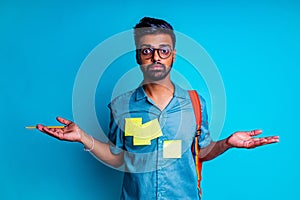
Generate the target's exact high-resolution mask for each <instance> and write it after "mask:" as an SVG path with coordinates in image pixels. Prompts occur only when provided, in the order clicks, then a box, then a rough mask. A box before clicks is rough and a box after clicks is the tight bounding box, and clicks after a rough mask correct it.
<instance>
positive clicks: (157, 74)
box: [141, 62, 173, 81]
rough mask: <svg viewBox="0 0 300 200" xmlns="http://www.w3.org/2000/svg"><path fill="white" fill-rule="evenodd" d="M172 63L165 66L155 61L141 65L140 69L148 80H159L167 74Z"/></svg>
mask: <svg viewBox="0 0 300 200" xmlns="http://www.w3.org/2000/svg"><path fill="white" fill-rule="evenodd" d="M172 65H173V62H172V63H171V65H170V67H169V68H167V67H166V65H164V64H161V63H159V62H155V63H152V64H150V65H143V66H141V69H142V72H143V74H144V77H145V78H147V79H149V80H150V81H160V80H163V79H165V78H166V77H167V76H168V75H169V73H170V71H171V69H172Z"/></svg>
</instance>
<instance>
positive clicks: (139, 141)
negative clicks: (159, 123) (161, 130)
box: [133, 137, 151, 146]
mask: <svg viewBox="0 0 300 200" xmlns="http://www.w3.org/2000/svg"><path fill="white" fill-rule="evenodd" d="M150 144H151V140H145V139H140V138H137V137H133V145H134V146H138V145H150Z"/></svg>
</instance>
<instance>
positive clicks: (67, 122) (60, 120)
mask: <svg viewBox="0 0 300 200" xmlns="http://www.w3.org/2000/svg"><path fill="white" fill-rule="evenodd" d="M56 120H57V121H58V122H60V123H62V124H65V125H67V126H68V125H70V124H71V123H73V122H72V121H70V120H67V119H65V118H62V117H56Z"/></svg>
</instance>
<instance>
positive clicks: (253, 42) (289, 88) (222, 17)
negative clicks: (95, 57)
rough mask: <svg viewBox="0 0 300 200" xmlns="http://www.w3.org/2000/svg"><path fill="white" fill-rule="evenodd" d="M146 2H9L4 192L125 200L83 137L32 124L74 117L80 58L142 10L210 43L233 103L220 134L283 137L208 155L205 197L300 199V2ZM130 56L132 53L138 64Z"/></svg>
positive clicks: (3, 48) (2, 33)
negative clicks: (65, 137)
mask: <svg viewBox="0 0 300 200" xmlns="http://www.w3.org/2000/svg"><path fill="white" fill-rule="evenodd" d="M140 2H141V1H136V2H135V1H125V0H123V1H122V0H119V1H108V2H107V3H99V2H97V1H94V2H89V3H87V2H84V1H82V2H80V1H76V2H74V1H64V3H61V2H60V1H44V2H40V1H27V2H23V1H1V2H0V67H1V71H2V73H1V74H0V84H1V99H0V105H1V112H0V116H1V127H2V131H1V136H2V137H1V140H0V148H1V151H0V158H1V160H2V162H1V165H0V199H8V200H12V199H13V200H15V199H18V200H22V199H31V200H33V199H57V200H59V199H72V200H86V199H88V200H93V199H117V198H118V196H119V193H120V187H121V179H122V173H121V172H119V171H116V170H113V169H111V168H109V167H107V166H105V165H103V164H102V163H101V162H99V161H97V160H96V159H94V158H93V157H92V156H91V155H90V154H89V153H86V152H84V151H83V150H82V146H81V145H80V144H74V143H68V142H61V141H58V140H55V139H53V138H50V137H49V136H46V135H44V134H41V133H39V132H38V131H28V130H25V129H24V126H26V125H31V124H36V123H44V124H56V122H55V117H56V116H58V115H59V116H63V117H66V118H69V119H73V114H72V90H73V84H74V81H75V77H76V74H77V71H78V70H79V68H80V66H81V63H82V62H83V60H84V59H85V58H86V56H87V55H88V54H89V53H90V52H91V51H92V49H93V48H94V47H96V46H97V45H98V44H99V43H100V42H102V41H104V40H105V39H107V38H108V37H110V36H112V35H114V34H117V33H119V32H121V31H125V30H128V29H130V28H131V27H132V26H133V25H134V24H135V23H136V22H137V21H138V20H139V19H140V18H141V17H143V16H153V17H158V18H164V19H166V20H168V21H170V22H171V23H172V25H173V26H174V28H175V29H176V30H177V31H180V32H182V33H184V34H186V35H188V36H189V37H191V38H193V39H194V40H196V41H197V42H198V43H199V44H201V45H202V46H203V47H204V48H205V49H206V51H207V52H208V53H209V55H210V56H211V58H212V59H213V60H214V62H215V63H216V65H217V66H218V69H219V71H220V73H221V76H222V78H223V82H224V86H225V89H226V101H227V106H226V107H227V114H226V120H225V125H224V129H223V132H222V134H221V138H224V137H227V136H229V135H230V134H231V133H233V132H234V131H237V130H249V129H255V128H261V129H263V130H264V135H266V136H268V135H274V134H279V135H280V137H281V142H280V143H279V144H274V145H270V146H264V147H261V148H257V149H253V150H240V149H233V150H230V151H229V152H227V153H225V154H224V155H222V156H220V157H218V158H217V159H215V160H214V161H210V162H208V163H205V164H204V170H203V176H204V180H203V189H204V198H205V199H210V200H211V199H231V200H234V199H236V200H240V199H243V200H246V199H256V200H261V199H273V200H276V199H278V200H279V199H295V198H296V197H295V196H297V194H298V193H297V189H298V185H299V184H298V180H299V178H300V175H299V172H298V169H299V167H300V166H299V161H300V158H299V155H298V154H297V153H298V147H297V146H298V145H297V139H296V138H297V136H299V127H298V126H299V124H300V123H299V122H300V118H299V114H298V113H299V112H300V106H299V100H300V98H299V97H300V95H299V75H300V73H299V72H300V70H299V67H300V56H299V46H300V40H299V35H300V27H299V24H300V12H299V9H300V3H299V2H298V1H296V0H294V1H293V0H285V1H284V0H277V1H267V0H263V1H256V0H254V1H249V2H246V1H243V2H242V1H234V0H231V1H227V2H226V3H225V2H223V1H210V2H209V3H208V2H202V1H189V2H188V1H186V2H184V3H182V2H179V1H178V2H177V1H156V0H153V1H148V2H147V4H141V3H140ZM132 59H133V60H130V61H128V62H129V63H134V58H133V57H132ZM125 65H126V63H125ZM176 67H178V68H179V67H180V66H178V65H177V66H176ZM188 78H189V79H193V77H188ZM195 87H198V86H195ZM203 87H204V86H203ZM203 91H204V92H203V96H204V97H205V98H206V99H209V98H210V97H209V94H208V93H207V92H205V90H203ZM97 98H98V97H97ZM106 103H108V102H106ZM208 103H209V105H210V102H209V101H208ZM103 118H105V117H103ZM103 120H104V121H105V119H103Z"/></svg>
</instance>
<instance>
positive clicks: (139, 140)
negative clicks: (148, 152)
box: [124, 118, 163, 145]
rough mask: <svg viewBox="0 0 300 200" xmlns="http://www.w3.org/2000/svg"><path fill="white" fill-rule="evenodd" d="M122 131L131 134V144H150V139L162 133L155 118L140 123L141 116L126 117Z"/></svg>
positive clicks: (127, 134) (126, 134)
mask: <svg viewBox="0 0 300 200" xmlns="http://www.w3.org/2000/svg"><path fill="white" fill-rule="evenodd" d="M124 132H125V133H124V134H125V136H133V145H150V144H151V140H153V139H155V138H158V137H160V136H162V135H163V134H162V131H161V128H160V125H159V122H158V120H157V119H154V120H151V121H149V122H147V123H144V124H142V118H126V119H125V131H124Z"/></svg>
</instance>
